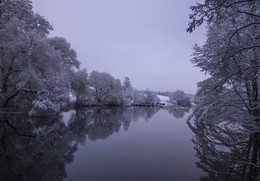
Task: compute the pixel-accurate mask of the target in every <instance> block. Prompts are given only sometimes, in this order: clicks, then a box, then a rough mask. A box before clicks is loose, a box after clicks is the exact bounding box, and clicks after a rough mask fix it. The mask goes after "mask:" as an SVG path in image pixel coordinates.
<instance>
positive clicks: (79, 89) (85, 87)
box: [71, 69, 90, 106]
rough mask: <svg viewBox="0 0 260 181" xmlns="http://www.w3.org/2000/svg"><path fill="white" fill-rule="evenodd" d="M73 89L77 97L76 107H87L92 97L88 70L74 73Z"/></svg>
mask: <svg viewBox="0 0 260 181" xmlns="http://www.w3.org/2000/svg"><path fill="white" fill-rule="evenodd" d="M71 88H72V90H73V92H74V94H75V96H76V106H81V105H86V104H87V103H88V100H87V99H89V96H90V88H89V80H88V73H87V70H86V69H83V70H79V71H77V72H73V77H72V79H71Z"/></svg>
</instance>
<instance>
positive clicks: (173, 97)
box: [169, 90, 191, 107]
mask: <svg viewBox="0 0 260 181" xmlns="http://www.w3.org/2000/svg"><path fill="white" fill-rule="evenodd" d="M169 99H170V102H172V103H175V102H176V103H177V104H178V105H180V106H184V107H191V100H190V98H189V97H188V96H187V95H186V94H185V93H184V91H182V90H176V91H175V92H173V93H172V94H170V96H169Z"/></svg>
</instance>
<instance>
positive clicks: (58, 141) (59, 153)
mask: <svg viewBox="0 0 260 181" xmlns="http://www.w3.org/2000/svg"><path fill="white" fill-rule="evenodd" d="M158 110H159V109H153V108H129V109H99V108H96V109H82V110H79V111H75V112H72V113H71V114H70V116H69V118H67V119H68V120H66V121H65V117H62V115H56V116H53V117H44V118H29V117H25V116H9V117H2V118H1V120H0V164H1V169H0V180H8V181H12V180H37V181H38V180H39V181H40V180H62V179H63V178H64V177H66V171H65V166H66V164H67V163H71V162H72V161H73V155H74V153H75V151H76V150H77V148H78V144H79V143H80V144H83V143H84V142H85V141H86V139H87V138H88V139H90V140H97V139H106V138H107V137H109V136H110V135H112V134H113V133H115V132H118V131H119V130H120V129H121V128H123V129H124V130H128V129H129V126H130V123H131V122H132V121H137V120H138V119H139V118H141V117H142V118H145V119H146V120H149V119H150V118H151V117H152V116H153V115H154V114H156V113H157V112H158Z"/></svg>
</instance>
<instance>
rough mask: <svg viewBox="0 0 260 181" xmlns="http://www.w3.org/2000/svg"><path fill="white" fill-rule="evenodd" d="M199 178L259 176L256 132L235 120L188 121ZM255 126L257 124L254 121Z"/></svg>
mask: <svg viewBox="0 0 260 181" xmlns="http://www.w3.org/2000/svg"><path fill="white" fill-rule="evenodd" d="M188 124H189V126H190V128H191V129H192V131H193V132H194V134H195V137H194V139H193V142H194V144H195V150H196V152H197V157H198V158H199V162H197V166H198V167H200V168H201V169H202V170H203V171H204V172H205V173H206V174H205V175H204V176H201V180H207V181H210V180H212V181H215V180H227V181H232V180H234V181H235V180H236V181H239V180H241V181H242V180H243V181H244V180H250V181H251V180H252V181H253V180H260V133H259V131H256V129H254V130H252V129H249V127H248V126H247V127H245V126H242V125H239V124H234V123H228V122H219V123H218V124H212V122H211V123H210V122H209V121H203V120H200V121H196V122H194V123H192V122H188ZM258 126H259V125H258Z"/></svg>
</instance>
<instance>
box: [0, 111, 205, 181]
mask: <svg viewBox="0 0 260 181" xmlns="http://www.w3.org/2000/svg"><path fill="white" fill-rule="evenodd" d="M188 114H189V113H188V111H187V110H186V111H185V110H179V111H177V110H163V109H154V108H124V109H97V108H96V109H82V110H78V111H75V110H72V111H68V112H64V113H63V114H61V115H56V116H52V117H39V118H30V117H26V116H8V117H6V116H3V117H1V121H0V164H1V168H0V180H1V181H13V180H14V181H20V180H21V181H36V180H37V181H52V180H66V181H83V180H90V181H95V180H98V181H110V180H111V181H117V180H120V181H121V180H122V181H126V180H137V181H138V180H141V181H144V180H148V181H152V180H177V181H186V180H187V181H194V180H198V178H199V176H200V174H201V170H200V169H199V168H197V167H196V165H195V162H197V161H198V160H197V158H196V156H195V154H196V152H195V150H194V144H193V143H192V141H191V139H192V138H193V137H194V134H193V132H192V131H191V129H190V128H189V126H188V124H187V122H186V119H187V116H188Z"/></svg>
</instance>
